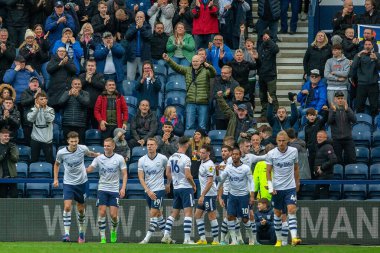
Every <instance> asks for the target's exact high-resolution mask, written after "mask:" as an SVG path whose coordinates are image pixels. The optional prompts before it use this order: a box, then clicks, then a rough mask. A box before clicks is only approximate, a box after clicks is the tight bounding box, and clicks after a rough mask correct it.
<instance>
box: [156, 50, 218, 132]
mask: <svg viewBox="0 0 380 253" xmlns="http://www.w3.org/2000/svg"><path fill="white" fill-rule="evenodd" d="M162 58H163V59H164V60H165V61H167V62H168V64H169V66H170V67H171V68H173V69H174V70H175V71H176V72H178V73H180V74H181V75H183V76H185V80H186V90H187V94H186V129H196V128H197V127H196V125H195V119H196V117H194V115H198V118H197V120H198V125H199V127H200V128H203V129H207V124H208V120H209V111H208V110H209V108H208V103H209V102H208V101H209V92H208V91H209V90H210V79H211V78H213V77H214V76H215V75H216V71H215V69H214V68H213V66H211V65H210V64H208V63H207V62H204V63H203V64H201V58H200V57H199V56H198V55H194V56H193V59H192V63H191V66H189V67H184V66H181V65H178V64H177V63H175V62H174V61H173V60H172V59H170V57H169V56H168V55H167V54H163V56H162Z"/></svg>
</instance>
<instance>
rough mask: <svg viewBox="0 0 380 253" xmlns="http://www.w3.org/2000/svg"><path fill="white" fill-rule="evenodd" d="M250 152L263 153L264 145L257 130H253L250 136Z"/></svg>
mask: <svg viewBox="0 0 380 253" xmlns="http://www.w3.org/2000/svg"><path fill="white" fill-rule="evenodd" d="M250 153H251V154H254V155H264V154H265V146H263V145H262V144H261V136H260V133H259V132H255V133H253V134H252V136H251V152H250Z"/></svg>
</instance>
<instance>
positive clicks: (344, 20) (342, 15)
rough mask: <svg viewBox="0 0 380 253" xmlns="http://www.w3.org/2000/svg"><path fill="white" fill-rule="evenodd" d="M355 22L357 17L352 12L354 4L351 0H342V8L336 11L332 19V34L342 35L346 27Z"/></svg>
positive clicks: (351, 25)
mask: <svg viewBox="0 0 380 253" xmlns="http://www.w3.org/2000/svg"><path fill="white" fill-rule="evenodd" d="M357 22H358V17H357V16H356V14H355V13H354V4H353V2H352V0H344V1H343V10H342V11H338V12H337V13H336V14H335V15H334V18H333V20H332V25H333V35H339V36H340V37H343V36H344V31H345V30H346V28H348V27H352V28H354V25H356V24H357ZM317 36H318V34H317Z"/></svg>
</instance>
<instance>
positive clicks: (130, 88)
mask: <svg viewBox="0 0 380 253" xmlns="http://www.w3.org/2000/svg"><path fill="white" fill-rule="evenodd" d="M136 85H137V82H136V81H129V80H124V81H123V90H124V96H135V97H137V92H136Z"/></svg>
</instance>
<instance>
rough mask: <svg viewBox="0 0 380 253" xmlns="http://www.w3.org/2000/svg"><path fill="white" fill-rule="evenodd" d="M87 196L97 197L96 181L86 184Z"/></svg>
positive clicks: (90, 197)
mask: <svg viewBox="0 0 380 253" xmlns="http://www.w3.org/2000/svg"><path fill="white" fill-rule="evenodd" d="M88 198H89V199H97V198H98V183H89V184H88Z"/></svg>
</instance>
